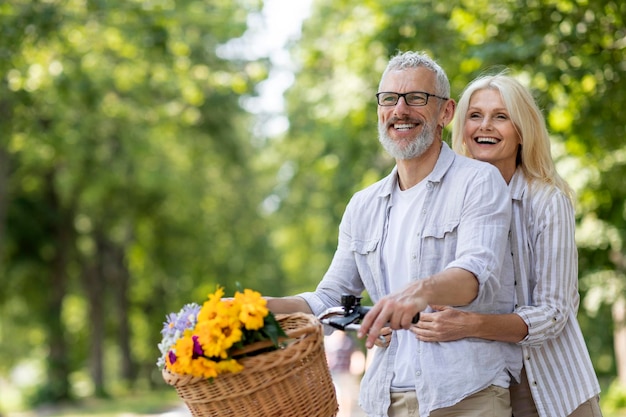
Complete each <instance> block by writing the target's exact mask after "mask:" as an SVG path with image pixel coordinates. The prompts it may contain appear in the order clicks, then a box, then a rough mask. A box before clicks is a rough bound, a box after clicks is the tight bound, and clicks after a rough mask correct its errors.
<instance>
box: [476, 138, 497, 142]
mask: <svg viewBox="0 0 626 417" xmlns="http://www.w3.org/2000/svg"><path fill="white" fill-rule="evenodd" d="M476 142H478V143H492V144H495V143H498V142H499V140H498V139H495V138H483V137H481V138H476Z"/></svg>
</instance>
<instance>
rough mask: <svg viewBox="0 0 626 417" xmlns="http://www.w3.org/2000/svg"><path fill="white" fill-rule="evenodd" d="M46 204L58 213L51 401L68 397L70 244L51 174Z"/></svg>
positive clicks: (66, 218) (51, 308)
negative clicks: (64, 314) (66, 318)
mask: <svg viewBox="0 0 626 417" xmlns="http://www.w3.org/2000/svg"><path fill="white" fill-rule="evenodd" d="M46 187H47V188H46V192H47V197H46V199H47V200H48V204H47V206H48V207H50V209H51V210H53V211H54V213H55V214H56V215H57V221H56V222H55V223H54V224H53V236H54V237H53V239H54V241H55V242H56V248H55V254H54V257H53V259H52V263H51V266H52V269H51V276H50V281H51V282H50V284H51V285H50V288H49V291H50V297H49V298H48V309H47V310H48V313H49V314H47V315H46V317H47V320H48V323H47V324H48V325H47V326H46V327H47V329H48V348H49V356H48V369H47V378H48V396H49V397H50V398H49V399H50V400H53V401H59V400H68V399H70V397H71V395H70V383H69V374H70V365H69V354H68V352H69V349H68V346H67V340H66V335H65V326H64V325H63V319H62V311H63V300H64V299H65V295H66V293H67V264H68V258H69V256H70V251H71V247H72V239H71V236H72V232H71V230H72V223H71V217H70V216H69V215H68V213H67V212H66V211H64V210H63V208H62V207H61V205H60V203H59V200H58V196H57V194H56V192H55V187H54V174H52V173H50V174H49V175H47V176H46Z"/></svg>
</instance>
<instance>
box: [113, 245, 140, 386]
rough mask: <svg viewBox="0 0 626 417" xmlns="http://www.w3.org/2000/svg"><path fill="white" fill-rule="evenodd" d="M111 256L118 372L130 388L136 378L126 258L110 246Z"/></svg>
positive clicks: (122, 251)
mask: <svg viewBox="0 0 626 417" xmlns="http://www.w3.org/2000/svg"><path fill="white" fill-rule="evenodd" d="M111 255H112V259H111V263H110V265H112V266H114V267H115V270H114V271H111V272H112V274H111V278H112V282H113V284H114V285H113V286H112V288H113V300H114V301H113V305H114V310H115V314H116V316H117V324H118V326H119V328H118V333H117V334H118V344H119V348H120V357H121V363H120V367H121V369H120V372H121V376H122V378H123V379H124V380H125V381H126V382H128V383H129V384H130V385H131V386H132V385H133V384H134V383H135V380H136V378H137V366H136V364H135V361H134V360H133V356H132V348H131V331H130V322H129V320H130V314H129V306H130V301H129V299H128V291H129V284H130V273H129V272H128V268H127V266H126V256H125V252H124V248H123V247H120V246H112V247H111Z"/></svg>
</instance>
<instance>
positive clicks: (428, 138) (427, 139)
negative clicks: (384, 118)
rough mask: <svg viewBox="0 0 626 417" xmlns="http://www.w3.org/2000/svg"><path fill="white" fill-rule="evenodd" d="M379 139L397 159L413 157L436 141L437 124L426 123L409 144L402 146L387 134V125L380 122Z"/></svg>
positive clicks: (419, 154)
mask: <svg viewBox="0 0 626 417" xmlns="http://www.w3.org/2000/svg"><path fill="white" fill-rule="evenodd" d="M378 141H379V142H380V143H381V144H382V145H383V148H384V149H385V150H386V151H387V153H388V154H389V155H391V156H392V157H394V158H395V159H413V158H416V157H418V156H421V155H422V154H423V153H424V152H426V150H427V149H428V148H430V145H432V144H433V142H434V141H435V126H434V125H432V124H430V123H425V124H424V125H423V126H422V131H421V132H420V133H418V134H417V135H416V136H415V137H414V138H413V139H412V140H410V141H409V143H408V145H406V146H404V147H400V145H399V144H398V143H397V142H395V141H394V140H393V139H391V138H390V137H389V135H388V134H387V126H385V125H384V124H383V123H381V122H378Z"/></svg>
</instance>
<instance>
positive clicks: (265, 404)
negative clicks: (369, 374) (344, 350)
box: [163, 313, 338, 417]
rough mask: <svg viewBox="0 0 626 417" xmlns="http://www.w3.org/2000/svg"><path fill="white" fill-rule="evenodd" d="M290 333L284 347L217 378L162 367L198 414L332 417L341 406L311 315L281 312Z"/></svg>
mask: <svg viewBox="0 0 626 417" xmlns="http://www.w3.org/2000/svg"><path fill="white" fill-rule="evenodd" d="M276 319H277V320H278V322H279V323H280V326H281V327H282V328H283V330H285V333H287V335H288V336H289V338H290V339H289V341H288V344H287V346H286V347H285V348H284V349H280V350H276V351H272V352H266V353H262V354H259V355H256V356H249V357H246V358H243V359H241V360H240V363H241V364H242V365H243V366H244V370H243V371H241V372H239V373H236V374H221V375H219V376H218V377H217V378H215V379H214V380H213V381H208V380H206V379H203V378H198V377H191V376H183V375H177V374H173V373H171V372H170V371H168V370H165V369H164V370H163V379H164V380H165V382H167V383H168V384H169V385H172V386H174V387H175V388H176V391H177V393H178V396H179V397H180V398H181V399H182V400H183V401H184V402H185V404H186V405H187V407H188V408H189V410H190V411H191V413H192V415H193V416H194V417H253V416H257V417H333V416H336V415H337V410H338V405H337V398H336V396H335V388H334V385H333V382H332V379H331V376H330V372H329V370H328V365H327V363H326V357H325V353H324V339H323V333H322V325H321V324H320V322H319V321H318V320H317V318H316V317H315V316H313V315H308V314H301V313H296V314H287V315H277V316H276Z"/></svg>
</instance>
